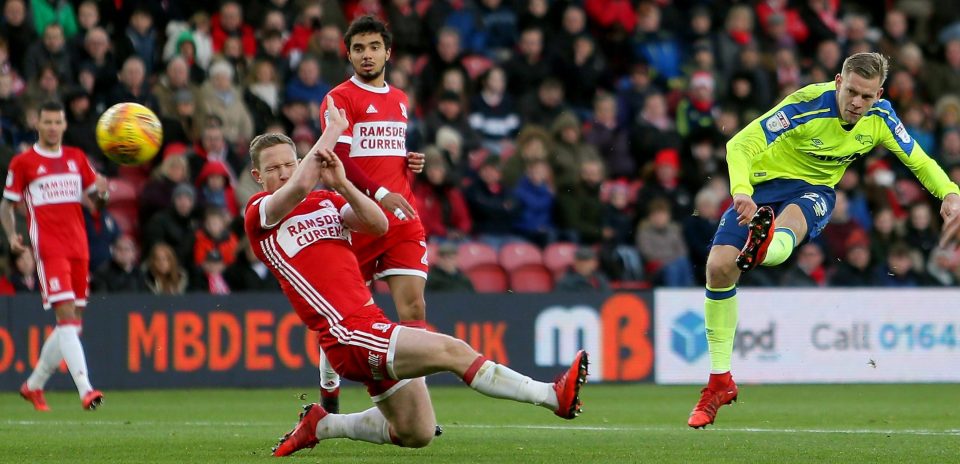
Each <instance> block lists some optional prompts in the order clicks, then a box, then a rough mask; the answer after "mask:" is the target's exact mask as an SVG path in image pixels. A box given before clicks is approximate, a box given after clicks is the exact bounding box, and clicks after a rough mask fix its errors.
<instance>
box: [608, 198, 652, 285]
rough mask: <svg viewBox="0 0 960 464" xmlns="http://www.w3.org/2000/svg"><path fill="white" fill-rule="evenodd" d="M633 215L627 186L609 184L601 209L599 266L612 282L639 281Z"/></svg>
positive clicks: (640, 272)
mask: <svg viewBox="0 0 960 464" xmlns="http://www.w3.org/2000/svg"><path fill="white" fill-rule="evenodd" d="M636 223H637V213H636V211H635V209H634V207H633V205H632V204H631V203H630V186H629V185H628V184H626V183H625V182H613V183H612V184H611V185H610V189H609V198H608V200H607V202H606V203H605V204H604V209H603V232H602V233H603V243H602V245H601V248H600V263H601V267H602V269H603V271H604V272H605V273H606V275H608V276H610V277H611V278H612V279H613V280H629V281H637V280H641V279H642V278H643V264H642V262H641V261H642V260H641V259H640V253H639V252H638V251H637V248H636V246H635V244H636V238H635V236H634V234H635V232H636V227H635V226H636Z"/></svg>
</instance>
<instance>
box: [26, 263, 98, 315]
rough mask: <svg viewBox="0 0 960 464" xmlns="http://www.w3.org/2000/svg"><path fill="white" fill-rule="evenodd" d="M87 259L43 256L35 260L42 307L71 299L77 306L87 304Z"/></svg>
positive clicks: (46, 307)
mask: <svg viewBox="0 0 960 464" xmlns="http://www.w3.org/2000/svg"><path fill="white" fill-rule="evenodd" d="M87 266H89V261H88V260H86V259H67V258H43V259H38V260H37V275H38V276H39V277H40V294H41V295H42V296H43V309H50V308H51V307H52V306H53V305H54V304H56V303H60V302H61V301H73V302H74V303H75V304H76V305H77V306H86V305H87V288H88V286H89V285H90V281H89V279H88V275H89V272H88V269H87Z"/></svg>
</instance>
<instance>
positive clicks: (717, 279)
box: [707, 259, 740, 287]
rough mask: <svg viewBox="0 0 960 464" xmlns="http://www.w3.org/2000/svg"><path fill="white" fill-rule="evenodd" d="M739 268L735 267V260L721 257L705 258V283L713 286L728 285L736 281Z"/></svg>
mask: <svg viewBox="0 0 960 464" xmlns="http://www.w3.org/2000/svg"><path fill="white" fill-rule="evenodd" d="M739 273H740V270H739V269H737V265H736V261H734V260H730V262H726V260H721V259H709V260H707V285H710V286H714V287H728V286H730V285H733V284H735V283H737V277H739Z"/></svg>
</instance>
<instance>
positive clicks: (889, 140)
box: [875, 101, 960, 200]
mask: <svg viewBox="0 0 960 464" xmlns="http://www.w3.org/2000/svg"><path fill="white" fill-rule="evenodd" d="M882 103H883V104H882V105H877V107H875V108H877V109H879V110H880V113H881V114H882V115H883V126H882V127H880V128H878V132H879V134H878V137H877V139H878V140H879V141H880V143H881V144H883V146H884V147H885V148H886V149H887V150H890V151H891V152H892V153H893V154H894V155H896V156H897V158H899V159H900V162H902V163H903V164H904V165H905V166H907V167H908V168H910V171H912V172H913V175H915V176H917V179H919V180H920V183H921V184H923V186H924V188H926V189H927V190H929V191H930V193H933V195H934V196H936V197H937V198H939V199H941V200H942V199H943V197H945V196H947V195H948V194H950V193H956V194H960V187H957V184H955V183H953V182H952V181H951V180H950V177H949V176H947V173H945V172H944V171H943V169H942V168H941V167H940V165H939V164H937V162H936V161H935V160H934V159H933V158H931V157H930V156H928V155H927V153H926V152H924V151H923V148H921V147H920V144H918V143H917V142H916V140H914V139H913V137H911V136H910V134H909V133H908V132H907V129H906V127H904V126H903V122H902V121H900V118H899V117H897V113H896V112H895V111H894V110H893V106H892V105H890V103H889V102H887V101H883V102H882Z"/></svg>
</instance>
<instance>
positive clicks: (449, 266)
mask: <svg viewBox="0 0 960 464" xmlns="http://www.w3.org/2000/svg"><path fill="white" fill-rule="evenodd" d="M430 264H431V266H430V272H429V273H427V291H428V292H461V293H473V292H474V289H473V283H472V282H470V279H468V278H467V276H466V275H464V273H463V272H462V271H461V270H460V266H459V264H458V263H457V246H456V245H455V244H453V243H449V242H448V243H442V244H440V246H439V247H438V248H437V256H436V258H435V259H434V260H433V262H431V263H430Z"/></svg>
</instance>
